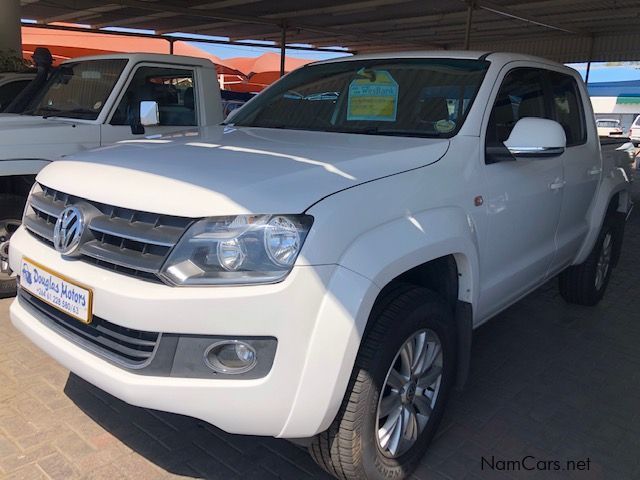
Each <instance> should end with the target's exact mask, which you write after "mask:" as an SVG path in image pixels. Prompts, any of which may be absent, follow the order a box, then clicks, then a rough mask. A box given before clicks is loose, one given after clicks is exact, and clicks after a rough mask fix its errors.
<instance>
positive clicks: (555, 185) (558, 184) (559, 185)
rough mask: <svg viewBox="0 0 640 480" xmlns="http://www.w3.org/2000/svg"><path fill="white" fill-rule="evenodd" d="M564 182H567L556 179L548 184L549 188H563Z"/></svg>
mask: <svg viewBox="0 0 640 480" xmlns="http://www.w3.org/2000/svg"><path fill="white" fill-rule="evenodd" d="M566 184H567V182H565V181H564V180H556V181H555V182H553V183H551V184H549V190H560V189H561V188H564V186H565V185H566Z"/></svg>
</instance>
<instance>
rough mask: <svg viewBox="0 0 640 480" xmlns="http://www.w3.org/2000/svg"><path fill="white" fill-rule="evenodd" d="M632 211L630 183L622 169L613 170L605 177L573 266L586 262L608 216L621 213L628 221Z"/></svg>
mask: <svg viewBox="0 0 640 480" xmlns="http://www.w3.org/2000/svg"><path fill="white" fill-rule="evenodd" d="M630 210H631V196H630V194H629V182H628V181H627V180H626V176H625V174H624V172H623V171H622V170H621V169H613V170H612V171H611V174H610V175H608V176H606V177H603V179H602V182H601V184H600V188H599V189H598V193H597V196H596V199H595V200H594V204H593V206H592V208H591V212H590V216H589V225H590V227H589V231H588V233H587V236H586V238H585V240H584V242H583V244H582V247H581V248H580V251H579V252H578V255H577V256H576V258H575V260H574V261H573V265H579V264H581V263H582V262H584V261H585V260H586V258H587V257H588V256H589V253H590V252H591V250H592V249H593V246H594V245H595V242H596V240H597V238H598V234H599V233H600V229H601V228H602V225H603V223H604V220H605V218H606V216H607V215H608V214H613V213H619V214H620V215H619V216H620V217H623V219H626V216H627V214H628V213H629V212H630Z"/></svg>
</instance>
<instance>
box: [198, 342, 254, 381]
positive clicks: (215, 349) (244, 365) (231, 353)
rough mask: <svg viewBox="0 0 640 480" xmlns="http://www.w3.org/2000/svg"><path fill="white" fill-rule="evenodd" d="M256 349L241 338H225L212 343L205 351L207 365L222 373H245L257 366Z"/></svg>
mask: <svg viewBox="0 0 640 480" xmlns="http://www.w3.org/2000/svg"><path fill="white" fill-rule="evenodd" d="M256 360H257V359H256V351H255V350H254V349H253V347H252V346H251V345H249V344H247V343H244V342H241V341H239V340H225V341H222V342H218V343H214V344H213V345H210V346H209V347H208V348H207V349H206V350H205V352H204V362H205V363H206V364H207V366H208V367H209V368H210V369H212V370H214V371H216V372H220V373H227V374H234V373H245V372H248V371H249V370H251V369H252V368H253V367H255V366H256Z"/></svg>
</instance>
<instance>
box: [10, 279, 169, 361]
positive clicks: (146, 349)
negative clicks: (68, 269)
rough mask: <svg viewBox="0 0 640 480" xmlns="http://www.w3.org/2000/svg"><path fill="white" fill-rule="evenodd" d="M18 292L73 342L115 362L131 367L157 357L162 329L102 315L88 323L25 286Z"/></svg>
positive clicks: (42, 317)
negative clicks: (113, 320) (129, 325)
mask: <svg viewBox="0 0 640 480" xmlns="http://www.w3.org/2000/svg"><path fill="white" fill-rule="evenodd" d="M18 296H19V297H20V299H21V300H23V301H25V302H26V303H27V304H29V305H30V306H31V307H33V308H34V309H36V310H37V311H38V312H39V313H40V315H39V316H38V318H40V319H41V320H42V321H43V323H45V324H46V325H47V326H48V327H50V328H52V329H53V330H55V331H57V332H58V333H60V334H61V335H63V336H64V337H66V338H67V339H69V340H71V341H72V342H74V343H76V344H79V345H80V346H82V347H83V348H85V349H87V350H89V351H91V352H93V353H95V354H96V355H99V356H101V357H103V358H105V359H107V360H109V361H111V362H112V363H115V364H117V365H120V366H123V367H127V368H134V369H137V368H142V367H144V366H146V365H147V364H149V363H150V362H151V360H152V359H153V356H154V353H155V351H156V347H157V345H158V344H159V341H160V337H161V335H160V333H158V332H145V331H142V330H133V329H130V328H125V327H121V326H119V325H115V324H113V323H111V322H108V321H106V320H104V319H102V318H99V317H95V316H94V317H93V320H92V322H91V323H90V324H88V325H86V324H84V323H82V322H79V321H78V320H76V319H74V318H73V317H71V316H69V315H67V314H65V313H63V312H60V311H58V310H56V309H55V308H53V307H51V306H49V305H48V304H46V303H45V302H43V301H42V300H40V299H38V298H36V297H34V296H33V295H31V294H30V293H29V292H27V291H25V290H24V289H20V290H19V292H18Z"/></svg>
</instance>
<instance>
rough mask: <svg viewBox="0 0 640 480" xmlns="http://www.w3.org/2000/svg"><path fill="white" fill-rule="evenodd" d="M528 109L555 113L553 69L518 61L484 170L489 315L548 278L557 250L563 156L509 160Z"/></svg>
mask: <svg viewBox="0 0 640 480" xmlns="http://www.w3.org/2000/svg"><path fill="white" fill-rule="evenodd" d="M524 117H539V118H551V117H552V108H551V101H550V94H549V88H548V80H547V76H546V70H542V69H539V68H532V67H528V66H527V67H524V66H523V67H520V68H513V67H512V68H511V70H510V71H508V73H506V75H505V76H504V78H503V80H502V82H501V86H500V89H499V91H498V93H497V96H496V98H495V101H494V103H493V107H492V109H491V113H490V114H489V117H488V122H487V125H486V133H485V139H484V141H485V165H484V167H483V173H484V179H485V184H486V194H485V198H484V204H485V207H486V214H487V217H488V218H487V224H488V226H489V228H488V235H487V242H486V245H485V247H484V248H483V251H482V254H481V256H480V257H481V260H480V261H481V270H480V275H481V285H482V290H481V292H480V299H479V316H480V317H482V318H486V317H488V316H491V315H493V314H495V313H496V312H498V311H499V310H501V309H502V308H503V307H505V306H507V305H509V304H510V303H512V302H513V301H515V300H516V299H517V298H518V297H519V296H521V295H523V294H524V293H526V292H528V291H529V290H530V289H531V288H533V287H535V286H537V285H539V284H540V283H542V282H543V281H544V279H545V277H546V274H547V271H548V269H549V267H550V265H551V262H552V261H553V258H554V256H555V251H556V244H555V235H556V228H557V226H558V221H559V218H560V208H561V205H562V187H563V181H564V180H563V170H562V158H561V157H562V156H557V157H548V158H526V159H519V160H517V161H516V160H513V159H511V160H509V159H510V158H512V157H511V156H510V154H509V152H508V151H507V150H506V147H504V145H503V142H504V141H505V140H506V139H507V138H508V137H509V135H510V133H511V130H512V129H513V127H514V125H515V124H516V122H517V121H518V120H520V119H521V118H524Z"/></svg>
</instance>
